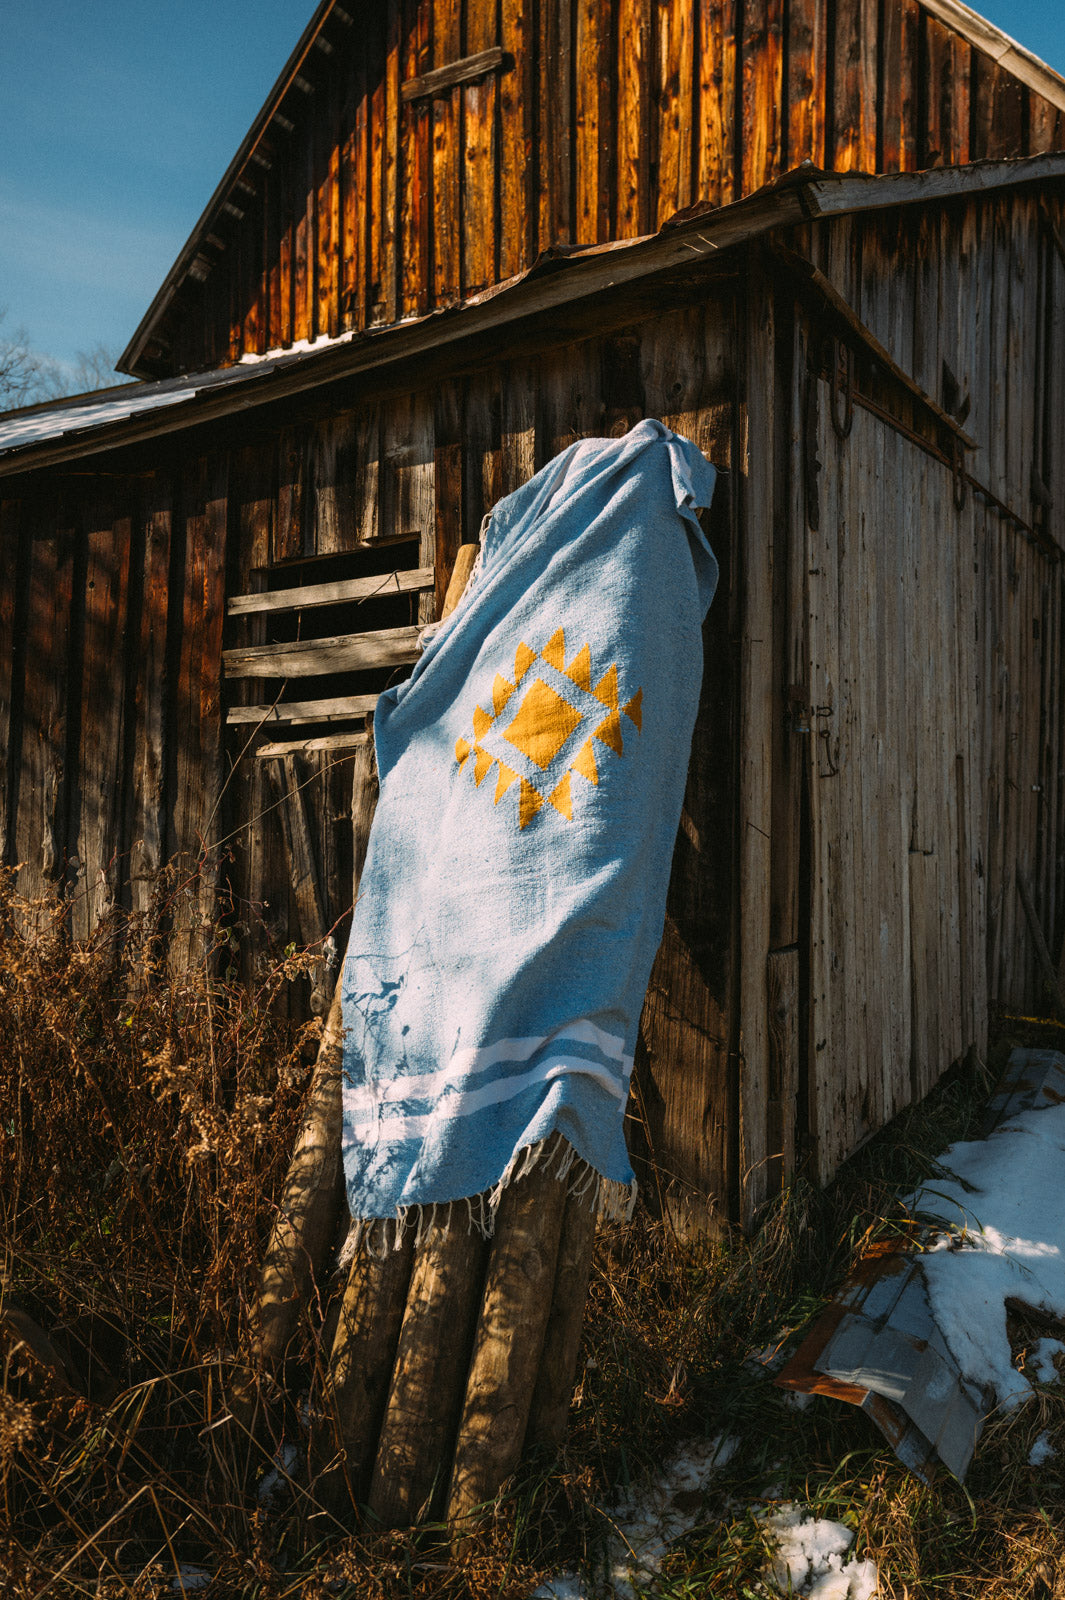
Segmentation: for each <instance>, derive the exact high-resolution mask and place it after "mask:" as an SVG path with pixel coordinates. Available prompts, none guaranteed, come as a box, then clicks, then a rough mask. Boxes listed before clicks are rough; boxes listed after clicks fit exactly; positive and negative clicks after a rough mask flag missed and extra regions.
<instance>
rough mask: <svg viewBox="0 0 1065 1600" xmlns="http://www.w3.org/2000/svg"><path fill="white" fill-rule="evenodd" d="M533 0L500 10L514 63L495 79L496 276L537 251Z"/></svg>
mask: <svg viewBox="0 0 1065 1600" xmlns="http://www.w3.org/2000/svg"><path fill="white" fill-rule="evenodd" d="M532 9H533V8H532V0H511V3H509V4H507V5H504V6H503V7H502V8H501V10H502V17H501V24H502V31H501V37H500V43H501V44H502V47H503V49H504V50H505V51H506V52H507V55H508V56H509V57H510V58H511V59H512V60H513V62H514V65H513V68H511V69H509V70H506V71H504V72H503V73H502V75H501V77H500V79H499V121H500V132H499V275H500V277H501V278H510V277H513V276H514V274H515V273H517V272H520V271H521V270H522V268H523V267H525V266H527V265H528V264H529V263H530V262H531V261H532V259H533V256H534V254H535V249H536V245H535V234H536V200H535V195H534V184H535V181H536V166H537V160H536V158H535V156H534V148H533V116H534V110H535V99H536V96H535V92H534V89H533V70H532V68H533V49H532V45H533V23H532Z"/></svg>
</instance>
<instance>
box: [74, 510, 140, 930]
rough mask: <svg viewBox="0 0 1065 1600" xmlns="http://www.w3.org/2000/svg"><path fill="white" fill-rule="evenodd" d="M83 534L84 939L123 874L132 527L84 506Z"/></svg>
mask: <svg viewBox="0 0 1065 1600" xmlns="http://www.w3.org/2000/svg"><path fill="white" fill-rule="evenodd" d="M87 522H88V525H87V527H86V530H85V544H86V547H87V548H86V571H85V592H84V610H83V616H82V669H81V712H80V719H79V722H80V739H79V744H80V748H79V751H78V761H77V782H76V788H75V796H76V800H75V804H74V807H73V808H72V809H73V816H72V825H71V839H72V845H73V851H72V853H73V855H74V856H75V857H76V860H77V866H76V868H75V870H74V872H73V874H72V885H71V887H72V890H73V894H72V900H71V932H72V934H73V936H74V938H76V939H87V938H88V937H89V935H90V934H91V933H92V931H93V929H94V928H95V927H96V926H97V925H98V924H99V922H100V921H101V919H102V918H103V917H105V916H106V915H107V913H108V911H110V910H111V908H112V907H113V906H114V905H115V904H116V903H117V902H118V899H119V897H120V894H121V890H122V884H123V882H124V879H125V874H126V871H127V862H126V861H125V860H124V859H123V858H122V850H121V841H120V833H119V830H120V826H121V821H122V802H123V798H124V797H123V793H122V790H123V749H124V725H125V718H126V704H125V690H126V683H125V678H124V675H123V673H122V671H121V664H122V663H123V662H124V661H126V660H127V659H128V657H127V654H126V624H127V616H128V605H129V557H130V539H131V523H130V518H129V516H128V515H127V514H126V508H125V507H124V506H122V505H120V504H119V503H118V496H117V495H116V497H115V499H114V500H112V499H103V498H101V499H98V500H96V501H95V503H93V504H91V505H90V508H89V515H88V519H87Z"/></svg>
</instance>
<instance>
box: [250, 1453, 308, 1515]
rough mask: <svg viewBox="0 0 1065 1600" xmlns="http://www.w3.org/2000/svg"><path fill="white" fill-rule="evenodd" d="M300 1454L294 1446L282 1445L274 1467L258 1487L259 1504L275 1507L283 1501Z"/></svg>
mask: <svg viewBox="0 0 1065 1600" xmlns="http://www.w3.org/2000/svg"><path fill="white" fill-rule="evenodd" d="M299 1458H300V1453H299V1451H298V1450H297V1448H296V1446H295V1445H294V1444H283V1445H282V1446H281V1448H280V1450H279V1451H278V1452H277V1455H276V1456H275V1457H274V1465H273V1466H272V1467H271V1468H270V1471H269V1472H267V1473H266V1474H265V1475H264V1477H263V1481H262V1482H261V1483H260V1485H259V1504H260V1505H261V1506H270V1505H276V1504H277V1503H278V1502H279V1501H283V1500H284V1499H285V1497H286V1495H287V1494H288V1492H289V1489H290V1488H291V1484H292V1479H293V1477H294V1476H295V1473H296V1468H297V1466H298V1465H299Z"/></svg>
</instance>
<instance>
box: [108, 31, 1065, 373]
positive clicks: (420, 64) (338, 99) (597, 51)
mask: <svg viewBox="0 0 1065 1600" xmlns="http://www.w3.org/2000/svg"><path fill="white" fill-rule="evenodd" d="M1063 146H1065V82H1063V80H1062V79H1061V78H1059V77H1058V75H1057V74H1056V73H1054V72H1052V71H1051V70H1050V69H1049V68H1048V67H1046V66H1045V65H1043V63H1041V62H1039V61H1038V60H1036V58H1035V57H1033V56H1031V55H1029V54H1028V53H1027V52H1025V51H1023V50H1022V49H1021V48H1020V47H1019V46H1015V45H1013V44H1012V42H1011V41H1010V40H1008V39H1007V38H1006V37H1005V36H1004V35H1003V34H1001V33H1000V32H999V31H998V30H997V29H995V28H993V27H992V26H991V25H990V24H988V23H986V22H984V21H983V20H982V19H981V18H980V17H979V16H977V15H976V13H974V12H972V11H970V10H969V8H968V7H967V6H965V5H963V4H961V3H960V0H835V3H833V0H741V3H740V4H736V5H734V4H733V0H728V3H726V0H526V3H525V4H514V5H512V4H509V3H506V4H500V3H498V0H368V3H367V4H366V5H365V6H364V7H360V8H359V10H358V12H357V13H356V12H355V10H354V8H352V10H351V11H349V10H347V9H345V7H344V6H343V5H341V4H339V3H337V0H323V3H322V4H321V5H319V7H318V10H317V11H316V12H315V15H314V17H313V18H312V19H311V22H310V23H309V24H308V27H307V28H306V29H305V31H304V33H303V35H302V36H301V38H300V40H299V42H298V44H297V46H296V49H295V50H294V51H293V54H292V56H291V57H290V59H289V61H288V62H287V63H286V66H285V69H284V71H283V72H282V74H281V76H280V77H279V79H278V81H277V84H276V85H275V87H274V89H273V91H272V92H271V95H270V97H269V98H268V100H267V102H266V104H265V106H264V107H263V110H262V111H261V112H260V114H259V116H258V118H257V119H256V121H255V123H254V124H253V126H252V128H251V130H250V131H249V134H248V136H247V138H246V139H245V141H244V143H243V144H242V146H241V148H240V150H239V151H238V152H237V154H236V156H235V157H234V159H233V161H232V162H231V163H230V166H229V168H228V170H227V172H226V174H225V176H224V178H223V180H222V182H221V183H220V185H219V187H218V189H217V190H216V192H215V194H214V195H213V196H212V199H211V201H210V202H209V204H208V206H207V208H206V210H205V211H204V214H203V216H202V217H201V218H200V221H199V222H198V223H197V225H196V228H195V229H194V230H193V233H192V235H191V236H190V238H189V240H188V242H187V243H186V245H185V247H184V249H183V250H182V252H181V255H180V256H179V258H178V260H177V261H176V263H175V265H174V267H173V268H172V269H171V272H170V273H169V274H168V276H167V279H166V281H165V282H164V284H163V286H162V287H161V289H160V291H159V293H158V295H157V296H156V298H155V300H154V301H153V303H152V305H151V307H150V308H149V310H148V312H147V313H146V315H145V317H144V319H143V321H142V322H141V325H140V327H139V328H138V329H137V331H136V333H135V335H134V337H133V339H132V340H131V342H130V344H129V346H128V348H127V349H126V351H125V352H124V353H123V355H122V358H121V361H120V368H121V370H123V371H126V372H129V373H131V374H133V375H135V376H139V377H145V378H149V377H165V376H168V375H173V374H176V373H179V372H187V371H202V370H205V369H209V368H214V367H218V366H221V365H225V364H226V363H228V362H234V361H237V360H239V359H240V358H241V357H242V356H247V355H256V354H258V355H261V354H263V353H265V352H266V351H268V350H276V349H279V348H285V347H289V346H291V345H293V344H297V345H299V344H301V343H304V342H310V341H314V340H317V339H323V338H335V337H336V336H337V335H339V334H342V333H345V332H348V331H351V330H354V331H356V332H357V331H360V330H363V329H368V328H375V327H380V326H387V325H388V324H391V323H395V322H398V321H401V320H403V319H405V318H408V317H412V316H420V315H424V314H425V313H427V312H430V311H432V310H436V309H440V308H443V307H447V306H451V305H454V304H456V303H460V302H462V301H465V300H468V299H469V298H470V297H471V296H475V295H477V294H478V293H480V292H482V291H484V290H485V289H487V288H489V287H491V286H492V285H494V284H497V283H499V282H502V281H505V280H507V279H509V278H510V277H512V276H514V275H515V274H517V273H520V272H522V271H524V270H526V269H527V268H528V267H529V266H531V264H532V263H533V262H534V261H535V260H536V259H537V258H538V257H539V256H542V255H543V253H544V252H547V251H552V250H565V249H566V248H569V247H572V246H586V245H592V244H597V243H598V244H602V243H606V242H608V241H611V240H619V239H631V238H634V237H637V236H641V235H644V234H648V233H652V232H654V231H655V230H657V229H658V228H660V227H661V226H662V224H663V223H664V222H665V221H667V220H668V219H669V218H670V217H671V216H672V215H674V214H675V213H676V212H677V211H679V210H683V209H685V208H686V207H688V206H690V205H692V204H696V203H699V202H703V203H709V204H711V205H715V206H717V205H722V204H727V203H728V202H730V201H732V200H735V199H738V198H740V197H741V196H743V195H747V194H750V193H751V192H753V191H754V190H756V189H758V188H759V187H760V186H761V185H763V184H765V183H767V182H770V181H771V180H772V179H774V178H775V177H777V176H779V175H780V174H781V173H782V172H784V171H787V170H788V169H789V168H793V167H796V166H798V165H799V164H800V162H802V161H804V160H809V161H811V162H813V164H814V165H815V166H818V167H824V168H829V169H832V170H837V171H843V172H846V171H855V170H859V171H866V172H890V171H899V170H902V171H910V170H916V169H923V168H927V167H933V166H940V165H952V164H958V163H964V162H967V161H974V160H981V159H984V158H989V157H1014V156H1021V155H1026V154H1029V153H1035V152H1039V151H1045V150H1053V149H1060V148H1062V147H1063Z"/></svg>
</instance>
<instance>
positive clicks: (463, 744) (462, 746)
mask: <svg viewBox="0 0 1065 1600" xmlns="http://www.w3.org/2000/svg"><path fill="white" fill-rule="evenodd" d="M469 753H470V745H469V740H468V739H456V740H455V760H456V761H457V762H458V764H459V766H460V767H461V766H462V764H463V762H464V761H465V760H466V757H467V756H468V755H469Z"/></svg>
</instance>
